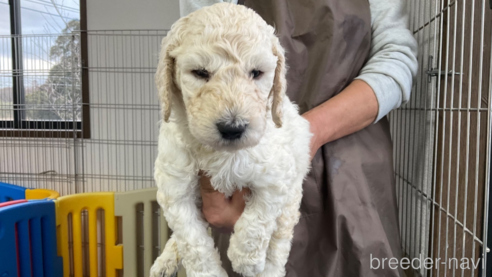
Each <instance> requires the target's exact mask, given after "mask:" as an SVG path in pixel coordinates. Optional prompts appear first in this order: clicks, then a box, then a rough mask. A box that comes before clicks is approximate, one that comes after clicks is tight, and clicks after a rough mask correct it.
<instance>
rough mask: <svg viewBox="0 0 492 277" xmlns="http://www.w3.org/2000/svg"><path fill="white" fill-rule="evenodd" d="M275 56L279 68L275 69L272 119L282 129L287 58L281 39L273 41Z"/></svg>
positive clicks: (271, 93)
mask: <svg viewBox="0 0 492 277" xmlns="http://www.w3.org/2000/svg"><path fill="white" fill-rule="evenodd" d="M272 52H273V55H275V56H276V57H277V67H276V68H275V77H274V79H273V87H272V90H271V91H270V96H272V97H273V99H272V119H273V122H274V123H275V126H276V127H277V128H280V127H282V100H283V98H284V96H285V90H286V88H287V81H286V79H285V72H286V66H285V56H284V49H283V48H282V46H281V45H280V42H279V39H278V38H277V37H275V38H274V39H273V46H272Z"/></svg>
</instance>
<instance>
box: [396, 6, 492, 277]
mask: <svg viewBox="0 0 492 277" xmlns="http://www.w3.org/2000/svg"><path fill="white" fill-rule="evenodd" d="M407 4H408V9H409V11H410V14H411V16H410V26H411V28H412V29H413V31H414V35H415V38H416V39H417V41H418V43H419V56H418V60H419V73H418V78H417V80H416V81H415V83H414V87H413V91H412V97H411V99H410V101H409V103H407V104H406V105H405V106H403V107H402V108H400V109H399V110H396V111H393V112H392V113H391V115H390V119H391V129H392V136H393V140H394V166H395V176H396V180H397V194H398V204H399V214H400V229H401V235H402V247H403V249H404V252H405V254H406V256H407V257H408V258H410V259H414V258H419V259H420V260H421V261H426V262H425V263H423V264H422V263H415V264H412V265H410V266H409V268H410V269H413V271H414V273H418V274H419V275H423V276H486V274H487V273H486V271H485V264H486V261H485V258H486V254H487V251H488V248H487V247H486V245H487V237H486V233H487V223H488V220H487V210H488V200H489V197H488V189H489V174H490V173H489V168H490V166H489V164H490V144H491V143H490V111H491V102H490V101H489V99H490V90H491V87H490V81H491V78H490V73H491V71H490V66H491V62H490V59H491V55H490V53H491V47H490V43H491V26H490V20H491V19H492V17H491V15H490V12H491V11H490V7H489V1H482V0H476V1H475V0H467V1H465V0H464V1H446V0H441V1H440V0H432V1H428V0H425V1H424V0H412V1H408V2H407ZM426 259H427V260H426ZM417 265H418V266H417ZM489 274H490V273H489Z"/></svg>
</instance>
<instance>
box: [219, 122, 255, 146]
mask: <svg viewBox="0 0 492 277" xmlns="http://www.w3.org/2000/svg"><path fill="white" fill-rule="evenodd" d="M247 127H248V124H242V125H236V124H234V125H233V124H229V123H224V122H219V123H217V129H218V130H219V133H220V134H221V135H222V138H223V139H225V140H231V141H232V140H237V139H240V138H241V136H242V135H243V133H244V131H245V130H246V128H247Z"/></svg>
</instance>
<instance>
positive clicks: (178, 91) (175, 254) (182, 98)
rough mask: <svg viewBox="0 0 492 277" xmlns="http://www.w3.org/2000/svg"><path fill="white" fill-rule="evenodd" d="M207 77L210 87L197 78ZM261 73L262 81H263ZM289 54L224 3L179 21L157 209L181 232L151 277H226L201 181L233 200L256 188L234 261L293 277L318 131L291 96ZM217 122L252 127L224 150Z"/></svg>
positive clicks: (159, 77)
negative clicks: (289, 266) (291, 264)
mask: <svg viewBox="0 0 492 277" xmlns="http://www.w3.org/2000/svg"><path fill="white" fill-rule="evenodd" d="M197 69H206V70H207V71H208V72H210V76H209V78H205V79H204V78H199V77H198V76H196V75H195V74H193V72H192V71H193V70H197ZM252 70H260V71H262V72H263V74H262V76H260V77H259V78H256V79H255V78H253V77H252V76H251V71H252ZM285 71H286V69H285V58H284V50H283V48H282V47H281V46H280V43H279V40H278V38H277V37H276V36H275V33H274V28H273V27H271V26H269V25H268V24H267V23H266V22H265V21H264V20H263V19H262V18H261V17H260V16H259V15H258V14H256V13H255V12H254V11H252V10H250V9H248V8H245V7H243V6H238V5H233V4H227V3H221V4H216V5H213V6H210V7H207V8H203V9H201V10H198V11H196V12H194V13H192V14H190V15H189V16H187V17H184V18H181V19H180V20H178V21H177V22H176V23H175V24H174V25H173V27H172V28H171V30H170V32H169V34H168V36H167V37H166V38H165V39H164V40H163V42H162V50H161V55H160V61H159V65H158V69H157V73H156V84H157V88H158V90H159V97H160V101H161V103H162V115H163V118H164V121H166V122H167V123H164V122H163V123H162V124H161V127H160V133H159V147H158V152H159V153H158V157H157V160H156V162H155V180H156V183H157V186H158V188H159V190H158V193H157V199H158V202H159V204H160V205H161V207H162V209H163V211H164V215H165V217H166V220H167V222H168V224H169V227H170V228H171V229H172V230H173V231H174V233H173V235H172V237H171V239H170V240H169V241H168V242H167V244H166V247H165V250H164V251H163V253H162V254H161V256H160V257H158V258H157V260H156V261H155V263H154V265H153V266H152V269H151V276H152V277H158V276H159V277H160V276H172V274H174V273H175V272H176V271H177V270H178V267H179V266H180V264H181V263H182V265H183V266H184V267H185V268H186V272H187V276H188V277H196V276H220V277H223V276H227V273H226V272H225V271H224V269H223V268H222V267H221V261H220V259H219V253H218V251H217V249H215V247H214V242H213V240H212V238H211V237H210V236H209V235H208V233H207V228H208V223H207V222H206V221H205V220H204V218H203V216H202V214H201V211H200V205H201V203H200V202H201V199H200V194H199V190H198V178H199V177H198V172H199V171H200V170H203V171H205V172H207V174H208V175H210V176H211V182H212V185H213V187H214V188H215V189H217V190H218V191H221V192H223V193H225V195H226V196H230V195H231V194H232V193H233V192H234V191H235V190H237V189H242V188H245V187H247V188H249V189H250V190H251V195H250V196H249V197H248V198H247V199H246V208H245V210H244V212H243V214H242V216H241V217H240V218H239V220H238V221H237V223H236V225H235V227H234V233H233V235H232V236H231V240H230V246H229V249H228V252H227V254H228V257H229V259H230V260H231V262H232V266H233V269H234V271H236V272H238V273H241V274H242V275H243V276H263V277H267V276H268V277H276V276H285V269H284V268H285V264H286V262H287V258H288V256H289V252H290V248H291V240H292V236H293V228H294V226H295V224H296V223H297V222H298V220H299V205H300V201H301V198H302V182H303V179H304V177H305V175H306V174H307V172H308V170H309V164H310V162H309V141H310V138H311V133H310V132H309V123H308V122H307V121H306V120H305V119H303V118H302V117H301V116H300V115H299V113H298V110H297V106H296V105H294V104H292V103H291V102H290V101H289V99H288V98H287V96H286V95H285V89H286V81H285ZM217 122H234V123H235V124H247V128H246V130H245V132H244V133H243V135H242V137H241V138H240V139H238V140H234V141H230V140H224V139H223V138H222V136H221V134H220V133H219V131H218V130H217V127H216V123H217Z"/></svg>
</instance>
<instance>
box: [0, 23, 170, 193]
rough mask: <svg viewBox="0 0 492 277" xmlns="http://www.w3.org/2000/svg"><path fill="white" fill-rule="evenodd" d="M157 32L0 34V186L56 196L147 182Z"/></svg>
mask: <svg viewBox="0 0 492 277" xmlns="http://www.w3.org/2000/svg"><path fill="white" fill-rule="evenodd" d="M165 35H166V31H164V30H145V31H142V30H141V31H134V30H133V31H84V32H71V33H66V34H59V35H23V36H20V35H19V36H2V37H0V46H1V48H0V52H2V53H4V52H5V53H7V54H5V55H2V58H1V59H0V66H1V68H0V89H1V91H0V116H1V118H0V180H2V181H6V182H10V183H14V184H19V185H23V186H28V187H36V188H49V189H54V190H56V191H59V192H60V193H61V194H62V195H65V194H71V193H76V192H92V191H126V190H133V189H139V188H147V187H152V186H154V180H153V163H154V160H155V155H156V153H157V151H156V147H157V134H158V122H159V103H158V100H157V93H156V89H155V86H154V74H155V69H156V67H157V61H158V53H159V49H160V43H161V40H162V38H163V37H164V36H165ZM12 49H16V50H18V52H19V50H20V52H19V53H22V57H18V56H15V55H14V56H13V58H8V57H10V56H9V55H10V54H11V52H12ZM15 60H19V62H20V64H17V65H15Z"/></svg>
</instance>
